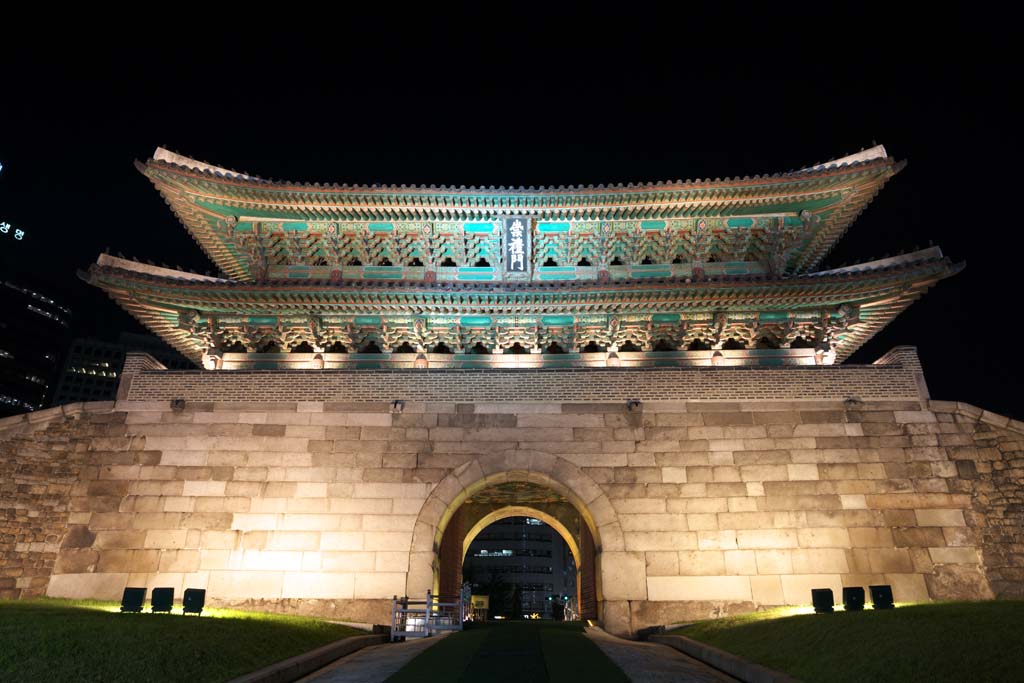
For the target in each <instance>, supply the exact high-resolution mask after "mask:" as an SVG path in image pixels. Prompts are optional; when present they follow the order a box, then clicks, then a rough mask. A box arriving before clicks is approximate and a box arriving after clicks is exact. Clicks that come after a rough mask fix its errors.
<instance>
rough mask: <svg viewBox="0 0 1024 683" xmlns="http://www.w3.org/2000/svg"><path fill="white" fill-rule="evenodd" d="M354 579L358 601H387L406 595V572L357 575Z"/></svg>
mask: <svg viewBox="0 0 1024 683" xmlns="http://www.w3.org/2000/svg"><path fill="white" fill-rule="evenodd" d="M354 578H355V587H354V589H355V596H354V597H356V598H357V599H358V598H377V599H386V598H391V597H392V596H394V595H401V594H403V593H405V580H406V574H405V572H373V573H357V574H355V575H354Z"/></svg>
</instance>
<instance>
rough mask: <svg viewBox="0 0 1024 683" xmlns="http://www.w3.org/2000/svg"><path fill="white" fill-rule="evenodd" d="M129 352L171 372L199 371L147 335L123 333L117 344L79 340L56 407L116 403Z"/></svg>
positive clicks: (72, 349)
mask: <svg viewBox="0 0 1024 683" xmlns="http://www.w3.org/2000/svg"><path fill="white" fill-rule="evenodd" d="M129 351H144V352H146V353H148V354H149V355H151V356H153V357H154V358H156V359H157V360H158V361H160V362H161V363H163V364H164V365H165V366H166V367H167V368H170V369H175V370H187V369H194V368H195V364H193V363H192V361H190V360H189V359H187V358H185V357H184V356H182V355H181V354H180V353H178V352H177V351H175V350H174V349H172V348H171V347H169V346H168V345H167V344H165V343H163V342H162V341H160V340H159V339H157V338H156V337H151V336H149V335H145V334H131V333H128V332H122V333H121V335H120V336H119V337H118V338H117V341H116V342H108V341H102V340H99V339H82V338H79V339H75V340H73V341H72V342H71V347H70V348H69V349H68V353H67V358H66V360H65V362H64V369H63V371H62V372H61V374H60V379H59V382H58V383H57V389H56V391H55V392H54V395H53V402H52V403H53V405H64V404H66V403H76V402H78V401H112V400H114V398H115V397H116V395H117V383H118V381H119V379H118V378H119V377H120V376H121V369H122V368H123V367H124V358H125V354H126V353H128V352H129Z"/></svg>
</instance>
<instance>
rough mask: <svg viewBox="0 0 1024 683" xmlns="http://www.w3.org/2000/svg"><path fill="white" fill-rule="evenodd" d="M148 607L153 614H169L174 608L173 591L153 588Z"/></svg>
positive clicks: (171, 589)
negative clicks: (149, 606)
mask: <svg viewBox="0 0 1024 683" xmlns="http://www.w3.org/2000/svg"><path fill="white" fill-rule="evenodd" d="M150 605H151V609H152V611H153V612H170V611H171V607H173V606H174V589H173V588H154V589H153V597H152V598H150Z"/></svg>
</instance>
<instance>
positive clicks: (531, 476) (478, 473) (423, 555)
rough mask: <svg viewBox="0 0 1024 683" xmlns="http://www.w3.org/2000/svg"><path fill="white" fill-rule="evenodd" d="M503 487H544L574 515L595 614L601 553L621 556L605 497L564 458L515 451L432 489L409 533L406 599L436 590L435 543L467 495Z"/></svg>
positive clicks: (481, 461) (459, 471)
mask: <svg viewBox="0 0 1024 683" xmlns="http://www.w3.org/2000/svg"><path fill="white" fill-rule="evenodd" d="M505 482H530V483H534V484H538V485H540V486H545V487H547V488H549V489H551V490H552V491H555V492H556V493H558V494H560V495H562V496H564V497H565V499H566V500H567V501H569V502H570V503H571V504H572V505H573V507H575V508H576V509H577V510H578V511H579V513H580V517H581V521H582V522H583V524H585V525H586V528H587V531H588V532H589V533H588V534H587V535H588V536H589V539H590V542H592V543H593V555H594V558H595V563H594V564H595V566H594V567H593V571H594V573H595V577H596V582H597V596H596V600H597V603H598V609H599V614H600V611H601V608H600V605H601V602H602V595H601V558H602V556H603V555H604V554H605V553H608V552H613V553H617V554H623V551H624V550H625V539H624V537H623V534H622V527H621V525H620V524H619V519H618V515H617V514H616V512H615V508H614V507H612V504H611V501H609V499H608V496H607V495H606V494H605V493H604V491H603V490H602V489H601V487H600V486H599V485H598V484H597V482H595V481H594V480H593V479H592V478H591V477H590V476H589V475H587V474H586V473H584V472H583V470H581V469H580V468H579V467H577V466H576V465H574V464H573V463H571V462H569V461H568V460H566V459H564V458H560V457H558V456H554V455H551V454H550V453H542V452H539V451H518V450H517V451H508V452H503V453H493V454H487V455H481V456H478V457H476V458H474V459H472V460H470V461H468V462H466V463H464V464H463V465H461V466H460V467H458V468H456V469H455V470H453V471H452V472H451V473H450V474H449V475H448V476H446V477H445V478H444V479H442V480H441V482H440V483H438V485H437V486H435V487H434V490H433V491H431V493H430V495H429V496H428V497H427V500H426V501H425V502H424V503H423V506H422V507H421V508H420V513H419V515H418V517H417V520H416V525H415V527H414V529H413V537H412V545H411V552H410V556H409V573H408V575H407V579H406V593H407V594H408V595H420V594H423V593H425V592H426V591H427V590H428V589H434V588H435V587H436V585H437V582H438V577H439V555H440V551H441V542H442V539H443V536H444V531H445V529H446V528H447V526H448V522H449V521H450V520H451V519H452V516H453V515H454V514H455V513H456V512H457V511H458V509H459V507H460V506H461V505H462V504H463V503H464V502H465V501H466V499H468V498H469V497H471V496H472V495H473V494H475V493H477V492H478V491H481V490H482V489H484V488H485V487H488V486H492V485H495V484H501V483H505ZM531 514H532V513H531ZM581 559H582V558H581Z"/></svg>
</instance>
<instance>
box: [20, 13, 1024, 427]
mask: <svg viewBox="0 0 1024 683" xmlns="http://www.w3.org/2000/svg"><path fill="white" fill-rule="evenodd" d="M497 7H498V8H499V10H501V9H502V7H501V6H497ZM512 7H513V6H508V8H506V12H507V13H505V14H500V15H496V14H493V13H492V14H483V13H481V12H478V11H475V10H466V11H459V10H454V9H447V10H444V11H441V10H439V9H438V10H432V11H431V12H429V13H425V14H419V15H414V14H412V13H410V12H409V11H408V10H402V9H399V8H398V6H397V5H396V6H392V7H390V8H386V9H385V11H383V12H382V13H380V14H369V13H352V12H349V13H347V14H346V15H344V16H343V17H339V18H336V19H329V20H328V19H324V20H323V21H318V20H317V19H316V18H314V17H307V18H303V19H302V21H301V23H297V24H295V25H292V26H284V27H282V28H281V29H280V30H278V31H275V32H274V33H270V32H267V31H263V30H254V29H251V28H248V27H241V26H239V25H237V23H236V22H234V21H230V20H229V19H217V18H211V17H210V16H209V15H207V14H204V15H203V20H202V21H194V20H189V19H188V17H185V18H184V20H181V18H180V17H179V22H176V23H179V24H180V25H172V24H171V19H170V18H163V19H161V20H160V22H159V23H150V24H147V25H144V26H137V27H134V28H132V29H130V30H129V29H128V28H125V29H104V28H102V24H101V25H99V26H92V25H90V26H88V27H85V26H78V25H76V24H75V20H74V18H69V19H67V20H66V21H67V25H66V26H65V28H63V29H61V28H53V27H51V28H48V29H47V31H46V32H45V34H44V33H41V32H40V33H36V32H35V31H33V30H32V28H33V26H31V25H27V26H17V25H9V26H8V28H7V29H6V32H7V33H8V34H9V39H8V42H7V43H6V44H5V46H4V53H3V58H2V62H0V75H2V80H0V89H2V97H0V162H2V163H3V164H4V169H3V171H2V172H0V220H7V221H9V222H11V223H12V224H14V225H15V226H16V227H20V228H22V229H24V230H25V231H26V233H27V235H26V238H25V239H24V240H23V241H22V242H15V241H14V240H13V238H12V236H11V235H0V267H2V268H3V274H4V276H6V274H7V273H11V274H12V275H13V276H14V277H18V278H22V279H26V278H27V279H32V280H33V281H35V282H36V283H37V284H38V285H39V286H41V287H42V286H44V285H45V286H46V288H47V289H48V290H49V291H52V292H53V293H55V294H58V295H59V296H60V297H61V298H62V299H64V300H65V301H67V302H68V303H69V304H70V305H71V306H72V308H73V311H74V321H75V322H74V325H75V331H76V333H77V334H80V335H95V336H101V337H105V338H110V339H112V338H114V337H116V334H117V332H119V331H121V330H129V331H137V330H138V329H139V328H138V326H137V324H136V323H135V322H134V321H133V319H132V318H130V317H129V316H128V315H127V314H125V313H123V312H121V311H120V309H119V308H117V307H116V306H115V305H114V304H113V302H110V301H108V300H107V299H106V298H105V297H104V296H103V295H102V294H101V293H100V292H98V291H94V290H92V289H91V288H90V287H88V286H87V285H85V284H84V283H82V282H81V281H80V280H78V279H77V278H76V275H75V272H76V270H77V269H84V268H87V267H88V265H89V264H90V263H91V262H93V261H94V260H95V258H96V256H97V255H98V254H99V253H100V252H101V251H103V249H104V248H106V247H108V246H109V247H110V248H111V251H112V252H113V253H117V252H123V253H124V254H126V255H128V256H137V257H139V258H143V259H152V260H153V261H155V262H157V263H160V262H165V263H167V264H168V265H170V266H172V267H173V266H178V265H180V266H183V267H185V268H190V269H194V270H198V271H200V272H203V271H206V270H213V265H212V264H211V263H209V262H208V261H207V259H206V258H205V256H204V255H203V254H202V252H201V251H200V249H199V247H198V246H197V245H196V244H194V243H193V241H192V239H191V238H190V237H189V235H188V233H187V232H186V231H185V229H184V228H183V227H182V226H181V225H180V224H179V223H178V222H177V220H176V219H175V218H174V216H173V215H172V214H171V212H170V210H169V209H168V208H167V207H166V206H165V205H164V204H163V201H162V199H161V198H160V197H159V195H158V194H157V192H156V191H155V190H154V189H153V188H152V186H150V185H149V183H148V181H147V180H146V179H145V178H143V177H142V176H141V175H140V174H139V173H138V172H137V171H136V170H135V169H134V167H133V165H132V161H133V160H134V159H146V158H148V157H149V156H150V155H151V154H152V152H153V150H154V149H155V148H156V147H157V146H158V145H161V146H165V147H167V148H169V149H172V150H174V151H178V152H180V153H182V154H185V155H188V156H191V157H193V158H196V159H201V160H205V161H208V162H210V163H213V164H216V165H219V166H224V167H227V168H230V169H234V170H239V171H244V172H249V173H253V174H256V175H260V176H263V177H275V178H282V179H286V180H294V181H310V182H339V183H340V182H348V183H378V182H379V183H396V184H401V183H417V184H419V183H425V184H438V185H440V184H455V185H462V184H465V185H492V184H493V185H541V184H554V185H558V184H577V183H584V184H587V183H594V184H597V183H609V182H616V183H617V182H623V183H627V182H646V181H657V180H669V179H697V178H716V177H727V176H743V175H748V174H750V175H753V174H755V173H761V174H763V173H773V172H778V171H786V170H791V169H797V168H801V167H804V166H808V165H811V164H814V163H816V162H821V161H825V160H827V159H830V158H836V157H840V156H844V155H846V154H850V153H853V152H856V151H858V150H860V149H862V148H864V147H868V146H871V145H872V143H873V142H874V141H877V142H879V143H882V144H885V145H886V149H887V150H888V151H889V154H890V155H891V156H895V157H897V158H899V159H907V160H908V161H909V165H908V167H907V168H906V169H905V170H904V171H903V172H902V173H900V174H899V175H897V176H896V177H895V178H894V179H893V180H892V181H890V183H889V184H888V185H887V186H886V187H885V188H884V189H883V190H882V192H881V193H880V194H879V196H878V197H877V198H876V199H875V201H874V202H873V203H872V204H871V205H870V206H869V207H868V209H867V210H866V211H865V212H864V214H862V215H861V217H860V218H859V219H858V220H857V221H856V222H855V223H854V225H853V227H852V228H851V230H850V232H849V233H848V235H847V236H846V237H845V238H844V239H843V240H842V241H841V242H840V243H839V244H838V246H837V247H836V248H835V249H834V250H833V252H832V253H831V254H830V255H829V256H828V257H827V258H826V259H825V262H824V264H823V265H825V266H838V265H840V264H842V263H850V262H854V261H866V260H869V259H871V258H872V257H875V258H878V257H882V256H884V255H886V254H895V253H899V252H901V251H906V250H911V249H913V248H914V247H916V246H920V247H924V246H926V245H927V244H928V243H929V242H931V241H933V242H934V243H935V244H938V245H939V246H941V247H942V249H943V251H944V252H945V253H946V254H947V255H948V256H950V257H951V258H952V259H953V260H954V261H958V262H959V261H966V262H967V269H966V270H965V271H964V272H963V273H961V274H960V275H958V276H956V277H954V278H952V279H950V280H947V281H945V282H943V283H940V284H939V285H938V286H937V287H936V288H935V289H933V290H932V291H931V292H929V293H928V294H927V295H926V296H925V297H924V298H923V299H922V300H920V301H918V302H917V303H915V304H914V305H912V306H911V307H910V309H909V310H908V311H907V312H906V313H904V314H903V315H901V316H900V317H899V318H898V319H897V320H896V321H895V322H893V323H892V324H891V325H890V326H889V327H887V328H886V329H885V330H884V331H883V332H882V333H880V334H879V335H878V336H877V337H875V338H874V339H873V340H872V341H871V342H869V343H868V344H867V345H865V346H864V347H863V348H862V349H861V350H860V351H859V352H858V353H857V354H856V355H855V356H854V357H853V358H852V359H851V361H850V362H855V363H856V362H871V361H873V360H874V359H875V358H877V357H878V356H880V355H881V354H882V353H884V352H885V351H886V350H888V349H889V348H891V347H892V346H895V345H898V344H912V345H916V346H917V347H918V349H919V352H920V354H921V357H922V360H923V363H924V367H925V371H926V374H927V377H928V382H929V385H930V388H931V391H932V396H933V397H934V398H938V399H952V400H961V401H967V402H970V403H974V404H976V405H978V406H982V407H984V408H987V409H990V410H993V411H996V412H1000V413H1003V414H1009V415H1013V416H1015V417H1018V418H1021V417H1024V409H1022V408H1021V406H1020V403H1019V402H1018V400H1017V388H1018V386H1019V385H1020V383H1021V380H1022V379H1024V371H1022V369H1021V363H1020V360H1019V359H1018V358H1017V356H1016V353H1015V352H1014V351H1013V349H1014V348H1015V347H1013V346H1012V343H1013V339H1015V338H1016V326H1017V318H1018V316H1019V305H1018V298H1019V296H1020V293H1021V286H1020V284H1019V283H1020V269H1021V263H1020V257H1019V254H1020V247H1021V246H1022V243H1024V239H1022V238H1021V236H1020V230H1021V228H1020V226H1019V222H1020V219H1019V218H1018V209H1017V207H1016V205H1015V203H1014V200H1015V199H1016V198H1017V194H1018V192H1019V191H1017V190H1016V188H1014V187H1012V183H1013V182H1014V178H1015V176H1016V174H1017V173H1018V171H1017V161H1016V156H1017V155H1018V153H1019V135H1018V132H1017V127H1016V122H1015V121H1011V116H1013V110H1012V109H1011V106H1010V98H1011V95H1013V94H1014V93H1015V92H1016V91H1019V89H1020V76H1019V66H1020V64H1019V62H1020V60H1019V59H1018V58H1017V57H1016V56H1015V54H1014V53H1015V43H1016V42H1019V41H1018V39H1017V38H1014V37H1013V35H1012V34H1011V32H1010V30H1011V29H1012V22H1011V20H1010V18H1009V17H1002V18H1000V17H999V16H996V15H992V14H985V15H982V14H980V13H979V14H974V13H972V12H969V11H967V10H961V11H960V12H959V13H958V14H947V15H944V16H943V17H941V18H937V17H935V16H931V15H929V16H912V17H899V16H896V15H895V14H894V13H892V12H884V11H876V10H868V9H863V10H862V9H858V10H850V9H845V8H838V9H836V8H832V9H829V10H827V12H826V11H824V10H822V8H821V7H818V6H812V8H813V9H805V10H802V11H800V12H799V13H798V14H794V16H790V17H785V16H780V15H779V14H778V12H777V8H775V7H773V8H772V11H771V13H770V14H765V15H763V16H751V12H750V10H749V8H744V7H742V6H730V7H728V8H726V9H725V10H724V11H722V12H721V13H720V14H717V15H711V14H703V15H701V16H697V15H696V14H694V10H693V8H692V7H689V5H686V6H685V7H686V8H687V9H686V13H685V14H682V13H681V12H679V11H676V12H672V11H668V10H664V11H654V10H651V11H650V12H648V13H644V14H640V13H637V14H631V13H629V11H628V10H623V9H621V7H619V8H618V9H616V10H615V11H610V10H607V9H603V8H602V6H600V5H587V6H585V7H576V8H565V9H557V8H555V7H548V6H533V7H532V8H531V7H529V6H527V7H526V8H525V9H520V8H517V9H516V11H514V12H513V10H512V9H511V8H512ZM492 10H493V8H492ZM183 13H184V12H180V13H179V12H168V14H171V15H175V14H183ZM122 19H123V18H122ZM82 21H85V18H84V17H83V18H82ZM119 21H120V20H119ZM280 23H281V24H286V23H288V22H285V21H282V22H280ZM197 26H200V27H202V28H200V30H199V31H198V32H197V31H196V27H197ZM1004 27H1005V28H1004Z"/></svg>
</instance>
